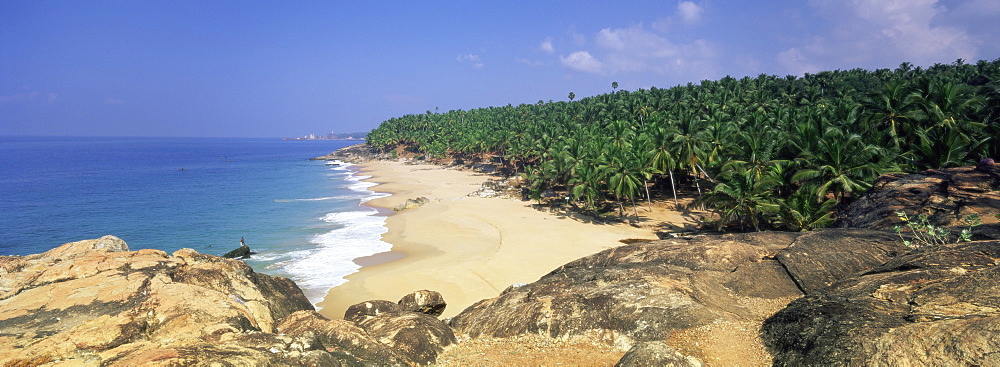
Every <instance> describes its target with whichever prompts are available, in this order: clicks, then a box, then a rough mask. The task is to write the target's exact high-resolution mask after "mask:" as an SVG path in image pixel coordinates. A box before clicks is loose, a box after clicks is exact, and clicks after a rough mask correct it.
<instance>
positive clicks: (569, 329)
mask: <svg viewBox="0 0 1000 367" xmlns="http://www.w3.org/2000/svg"><path fill="white" fill-rule="evenodd" d="M904 249H905V248H904V247H903V246H902V244H901V243H899V241H898V239H897V238H895V237H894V235H892V234H891V233H885V232H881V231H868V230H825V231H817V232H811V233H805V234H799V233H777V232H761V233H751V234H740V235H723V236H698V237H695V238H693V239H690V240H684V239H674V240H664V241H655V242H647V243H636V244H630V245H625V246H621V247H617V248H613V249H609V250H605V251H602V252H600V253H597V254H594V255H591V256H588V257H584V258H582V259H579V260H576V261H573V262H571V263H569V264H566V265H563V266H562V267H560V268H558V269H556V270H555V271H553V272H551V273H549V274H548V275H545V276H544V277H542V278H541V279H539V280H538V281H537V282H535V283H531V284H528V285H525V286H521V287H517V288H510V289H508V290H506V291H504V292H503V293H501V294H500V296H498V297H496V298H493V299H487V300H483V301H480V302H479V303H476V304H475V305H473V306H470V307H469V308H467V309H466V310H465V311H463V312H462V313H461V314H459V315H458V316H456V317H455V318H454V319H453V320H452V326H453V327H455V328H456V329H457V330H459V331H461V332H463V333H465V334H466V335H468V336H470V337H477V336H481V335H482V336H489V337H510V336H516V335H522V334H537V335H543V336H547V337H551V338H557V339H571V338H576V337H589V338H597V339H602V340H604V341H605V342H607V343H611V344H614V345H616V346H618V347H619V348H621V349H623V350H627V349H629V348H631V347H632V346H634V345H637V344H641V343H647V342H661V341H665V342H668V343H674V344H684V341H682V340H676V339H677V338H678V336H680V335H686V334H691V335H699V334H698V333H699V332H700V331H701V330H703V329H704V328H711V327H713V325H721V324H726V323H730V324H753V325H757V326H756V327H753V328H752V330H746V332H745V333H743V334H746V335H743V334H740V335H734V336H735V337H740V338H743V339H740V343H743V345H739V346H730V347H731V348H734V349H735V350H734V354H736V353H742V354H739V355H732V356H729V358H737V359H734V360H730V361H726V360H719V359H714V358H716V357H720V356H719V355H717V354H716V355H714V356H713V355H712V353H714V352H713V351H710V350H707V349H702V348H705V345H706V343H705V341H704V340H700V343H698V342H699V340H694V341H692V342H691V343H688V345H687V346H688V347H689V348H688V349H687V350H686V351H687V352H689V353H692V354H693V355H694V356H695V357H698V358H706V362H710V363H713V362H714V363H718V364H723V365H725V364H727V363H726V362H738V361H740V360H741V359H744V358H746V357H747V356H749V355H750V354H751V353H753V351H751V350H749V349H750V348H755V349H757V350H759V353H760V354H762V356H760V358H759V359H760V360H758V361H757V363H770V356H768V355H766V352H765V351H764V349H763V345H762V343H761V341H760V340H759V339H756V341H754V340H752V339H755V338H757V328H758V327H759V325H760V323H761V322H762V321H763V320H764V319H765V318H767V317H769V316H770V315H772V314H773V313H774V312H776V311H778V310H779V309H781V308H782V307H783V306H784V305H785V303H787V302H788V301H789V300H791V299H793V298H797V297H800V296H802V295H803V294H804V293H809V292H812V291H814V290H815V289H821V288H822V287H824V286H825V285H826V284H832V283H834V282H835V281H836V280H837V279H842V278H844V277H846V276H849V275H851V274H855V273H860V272H863V271H865V270H867V268H870V267H874V266H878V265H880V264H882V263H883V262H884V261H886V260H888V259H890V258H891V257H892V256H893V255H895V254H897V253H899V252H900V251H902V250H904ZM815 264H824V266H815ZM786 269H789V270H792V269H795V270H792V271H791V272H789V271H788V270H786ZM717 333H718V332H717ZM702 335H703V334H702ZM734 339H738V338H734ZM746 339H751V340H746ZM654 345H655V344H654ZM672 345H673V344H672ZM741 348H742V349H741ZM724 357H725V356H722V357H720V358H724ZM685 360H686V359H685Z"/></svg>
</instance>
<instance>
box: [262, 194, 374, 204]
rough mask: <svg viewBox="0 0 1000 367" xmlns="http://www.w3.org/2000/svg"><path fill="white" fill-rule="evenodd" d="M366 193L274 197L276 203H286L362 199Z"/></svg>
mask: <svg viewBox="0 0 1000 367" xmlns="http://www.w3.org/2000/svg"><path fill="white" fill-rule="evenodd" d="M366 196H367V195H364V194H360V193H359V194H358V195H339V196H325V197H321V198H304V199H275V200H274V202H276V203H288V202H293V201H327V200H360V199H364V198H365V197H366Z"/></svg>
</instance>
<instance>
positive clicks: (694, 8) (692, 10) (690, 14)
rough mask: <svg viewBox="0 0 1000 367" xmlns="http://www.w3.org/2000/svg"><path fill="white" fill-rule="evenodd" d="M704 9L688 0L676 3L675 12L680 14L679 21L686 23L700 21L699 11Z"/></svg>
mask: <svg viewBox="0 0 1000 367" xmlns="http://www.w3.org/2000/svg"><path fill="white" fill-rule="evenodd" d="M704 10H705V9H704V8H702V7H701V6H699V5H698V4H695V3H693V2H690V1H681V2H679V3H677V13H678V14H680V16H681V21H683V22H684V23H687V24H695V23H698V22H700V21H701V13H702V12H703V11H704Z"/></svg>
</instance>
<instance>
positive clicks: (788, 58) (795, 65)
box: [778, 47, 821, 76]
mask: <svg viewBox="0 0 1000 367" xmlns="http://www.w3.org/2000/svg"><path fill="white" fill-rule="evenodd" d="M778 64H780V65H781V66H782V67H783V68H785V70H786V71H787V72H788V74H791V75H799V76H801V75H804V74H805V73H815V72H819V71H821V69H820V67H818V66H816V65H812V64H809V63H808V62H807V61H806V57H805V55H803V54H802V50H799V49H798V48H795V47H792V48H790V49H787V50H785V51H782V52H781V53H779V54H778Z"/></svg>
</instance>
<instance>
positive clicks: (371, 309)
mask: <svg viewBox="0 0 1000 367" xmlns="http://www.w3.org/2000/svg"><path fill="white" fill-rule="evenodd" d="M402 310H403V308H402V307H399V304H398V303H396V302H392V301H386V300H381V299H379V300H371V301H365V302H361V303H357V304H353V305H351V307H348V308H347V311H345V312H344V320H347V321H351V322H362V321H365V320H367V319H370V318H372V317H375V316H378V315H379V314H382V313H385V312H399V311H402Z"/></svg>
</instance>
